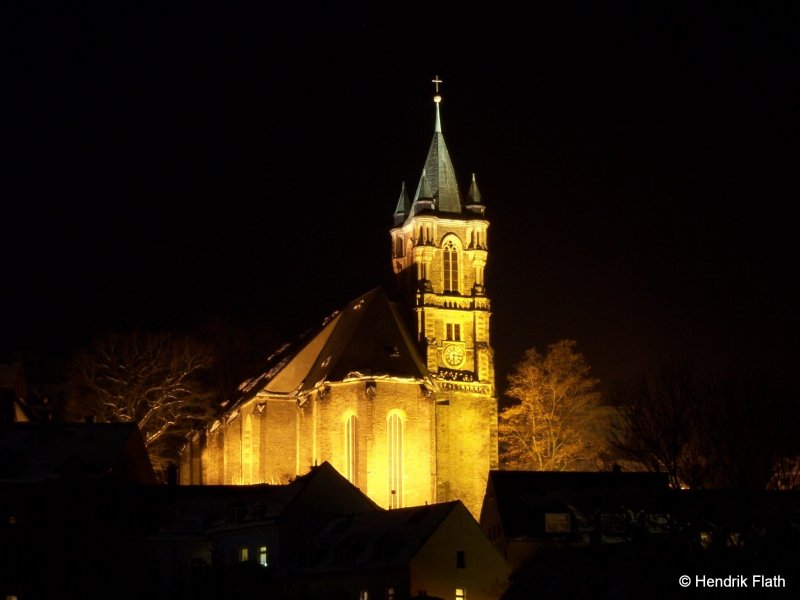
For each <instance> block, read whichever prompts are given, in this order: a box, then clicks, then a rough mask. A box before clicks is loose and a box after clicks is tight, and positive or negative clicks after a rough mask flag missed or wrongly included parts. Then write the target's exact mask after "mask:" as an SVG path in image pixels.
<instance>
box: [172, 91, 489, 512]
mask: <svg viewBox="0 0 800 600" xmlns="http://www.w3.org/2000/svg"><path fill="white" fill-rule="evenodd" d="M434 101H435V107H436V119H435V128H434V136H433V140H432V142H431V146H430V149H429V151H428V156H427V159H426V161H425V167H424V169H423V172H422V176H421V178H420V181H419V185H418V186H417V190H416V193H415V194H414V197H413V199H410V198H409V197H408V195H407V194H406V192H405V186H403V188H402V191H401V195H400V199H399V201H398V204H397V208H396V210H395V213H394V227H393V228H392V230H391V242H392V253H391V260H392V266H393V270H394V272H395V274H396V276H397V282H398V288H399V290H400V292H401V294H402V297H403V299H404V301H405V303H404V304H402V303H397V302H393V301H391V300H390V299H389V297H388V296H387V295H386V294H385V293H384V291H383V290H381V289H379V288H376V289H374V290H372V291H370V292H368V293H366V294H364V295H363V296H361V297H359V298H356V299H355V300H354V301H353V302H351V303H350V304H349V305H348V306H347V307H345V308H344V309H342V310H341V311H338V312H336V313H334V314H333V315H331V317H329V318H328V319H326V321H325V322H324V323H323V324H322V326H321V327H320V328H319V329H318V330H317V331H316V332H315V333H314V334H312V335H311V336H309V337H308V338H306V339H304V340H301V341H300V342H298V343H297V344H295V345H294V346H286V347H284V348H282V349H281V350H280V351H279V352H278V353H276V355H275V356H274V357H273V358H272V359H271V362H270V365H269V369H268V371H266V372H265V373H263V374H262V375H261V376H259V377H257V378H255V379H253V380H250V381H246V382H244V383H243V384H242V385H241V386H240V389H241V391H242V397H241V398H240V399H239V400H238V401H237V402H236V403H235V404H234V405H233V406H232V408H231V409H230V410H229V411H228V412H227V413H226V414H225V415H224V416H223V417H222V418H221V419H219V420H217V421H215V422H214V423H212V424H210V425H209V426H208V427H207V428H206V429H205V430H203V431H201V432H197V433H196V434H195V435H194V436H193V437H192V438H191V439H190V440H189V443H187V445H186V446H185V448H184V450H183V453H182V456H181V482H182V483H184V484H223V483H225V484H250V483H259V482H268V483H269V482H272V483H285V482H286V481H288V480H289V479H291V478H293V477H295V476H297V475H300V474H303V473H305V472H307V471H308V468H309V467H310V466H311V465H314V464H319V463H321V462H322V461H328V462H330V463H331V464H332V465H333V466H334V467H335V468H336V469H337V470H338V471H339V472H340V473H342V474H343V475H344V476H345V477H347V478H348V479H349V480H350V481H351V482H353V483H354V484H355V485H357V486H358V487H359V488H361V490H362V491H364V492H365V493H366V494H367V495H368V496H369V497H370V498H372V499H373V500H374V501H375V502H376V503H377V504H378V505H380V506H383V507H387V508H400V507H404V506H413V505H421V504H425V503H433V502H444V501H449V500H454V499H459V500H461V501H462V502H463V503H464V504H465V505H466V506H467V508H469V509H470V511H471V512H472V513H473V514H474V515H475V516H476V517H477V516H478V513H479V510H480V505H481V502H482V500H483V494H484V491H485V488H486V481H487V477H488V473H489V470H490V469H496V468H497V400H496V397H495V388H494V363H493V356H492V349H491V346H490V344H489V316H490V303H489V299H488V297H487V296H486V290H485V286H484V269H485V266H486V260H487V254H488V249H487V248H488V246H487V230H488V227H489V222H488V221H487V220H486V219H485V215H484V205H483V202H482V200H481V196H480V192H479V191H478V187H477V184H476V182H475V177H474V175H473V177H472V181H471V185H470V188H469V192H468V194H467V196H466V200H465V201H462V198H461V195H460V193H459V189H458V185H457V182H456V178H455V171H454V169H453V165H452V162H451V160H450V155H449V152H448V150H447V147H446V145H445V142H444V137H443V135H442V128H441V118H440V110H439V104H440V102H441V97H440V96H438V94H437V96H436V97H435V98H434Z"/></svg>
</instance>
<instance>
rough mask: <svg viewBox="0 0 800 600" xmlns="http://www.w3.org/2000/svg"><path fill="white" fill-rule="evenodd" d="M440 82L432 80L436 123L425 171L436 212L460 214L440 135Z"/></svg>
mask: <svg viewBox="0 0 800 600" xmlns="http://www.w3.org/2000/svg"><path fill="white" fill-rule="evenodd" d="M440 83H442V80H441V79H439V77H438V76H436V77H434V78H433V84H434V85H435V86H436V95H435V96H434V97H433V102H434V105H435V106H436V121H435V123H434V127H433V140H431V147H430V149H429V150H428V157H427V159H426V160H425V171H426V172H427V174H428V183H429V185H430V186H431V189H432V190H433V194H434V197H435V198H436V200H437V204H436V208H437V210H439V211H441V212H445V213H459V212H461V196H460V194H459V193H458V182H457V181H456V173H455V169H453V162H452V161H451V160H450V153H449V152H448V151H447V145H446V144H445V143H444V136H443V135H442V115H441V111H440V109H439V105H440V104H441V102H442V96H441V95H440V94H439V84H440Z"/></svg>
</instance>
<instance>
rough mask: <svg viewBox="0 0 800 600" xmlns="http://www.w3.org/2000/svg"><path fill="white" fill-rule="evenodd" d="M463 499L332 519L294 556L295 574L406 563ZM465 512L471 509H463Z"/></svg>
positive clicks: (381, 567) (292, 564) (396, 565)
mask: <svg viewBox="0 0 800 600" xmlns="http://www.w3.org/2000/svg"><path fill="white" fill-rule="evenodd" d="M459 505H461V506H462V508H463V505H462V504H461V503H460V502H459V501H457V500H456V501H453V502H443V503H440V504H430V505H425V506H416V507H411V508H401V509H394V510H386V511H375V512H369V513H364V514H360V515H350V516H346V517H340V518H336V519H333V520H331V521H330V522H329V523H328V524H327V525H326V526H325V527H324V528H323V529H322V530H321V531H320V532H319V533H318V534H317V535H316V536H315V538H314V539H313V540H312V541H311V542H310V543H309V544H307V545H306V546H305V547H304V548H303V549H302V550H301V551H300V552H299V554H298V555H297V556H296V557H295V559H294V561H293V562H292V563H291V565H290V566H289V570H290V571H291V573H292V574H302V573H323V572H333V571H336V572H342V571H358V572H363V571H364V570H367V569H385V568H392V567H401V566H404V565H407V564H408V563H409V562H410V561H411V560H412V559H413V558H414V556H415V555H416V554H417V552H419V551H420V549H421V548H422V547H423V546H424V545H425V543H426V542H427V540H428V539H429V538H430V537H431V535H432V534H433V533H434V532H435V531H436V529H437V528H438V527H439V526H440V525H441V524H442V523H443V522H444V521H445V519H447V517H448V516H449V515H451V514H452V513H453V512H454V511H455V510H456V507H457V506H459ZM464 513H465V514H467V515H468V514H469V513H468V512H467V511H466V509H464Z"/></svg>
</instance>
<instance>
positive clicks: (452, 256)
mask: <svg viewBox="0 0 800 600" xmlns="http://www.w3.org/2000/svg"><path fill="white" fill-rule="evenodd" d="M442 272H443V273H444V291H446V292H457V291H458V248H456V245H455V244H454V243H453V242H445V244H444V246H442Z"/></svg>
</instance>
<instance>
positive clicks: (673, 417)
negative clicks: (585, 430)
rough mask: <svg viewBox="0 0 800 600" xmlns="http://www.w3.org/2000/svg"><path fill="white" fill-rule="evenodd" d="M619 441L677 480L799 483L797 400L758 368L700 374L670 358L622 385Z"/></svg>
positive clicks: (616, 397)
mask: <svg viewBox="0 0 800 600" xmlns="http://www.w3.org/2000/svg"><path fill="white" fill-rule="evenodd" d="M612 398H613V403H614V404H616V405H617V411H618V412H617V419H616V421H615V427H614V430H613V432H612V436H611V439H612V444H613V446H614V447H615V448H616V449H617V450H618V451H619V452H620V454H621V456H622V457H623V458H624V459H626V460H627V461H630V462H631V463H633V464H634V465H638V466H639V467H641V468H645V469H648V470H653V471H661V472H666V473H668V474H669V477H670V482H671V484H672V485H673V486H674V487H690V488H736V489H764V488H780V489H791V488H796V487H798V485H800V463H798V456H800V447H798V442H797V439H796V436H795V435H794V425H793V424H794V423H796V418H797V416H798V406H797V402H796V400H795V398H794V397H793V395H792V394H790V393H788V392H787V391H785V390H782V389H778V388H777V387H775V386H774V385H773V384H772V383H771V382H770V381H769V380H767V379H766V378H763V377H759V376H757V375H754V374H737V375H735V376H727V377H720V376H713V377H712V376H705V377H701V376H699V375H698V373H697V372H696V371H695V370H694V369H692V368H691V367H690V366H689V365H687V364H671V365H667V366H664V367H662V368H661V369H660V370H658V371H657V372H654V373H651V374H649V375H642V376H640V377H639V378H638V379H636V380H633V381H628V382H625V383H623V384H620V385H618V386H617V388H616V390H615V391H614V392H613V393H612Z"/></svg>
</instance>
